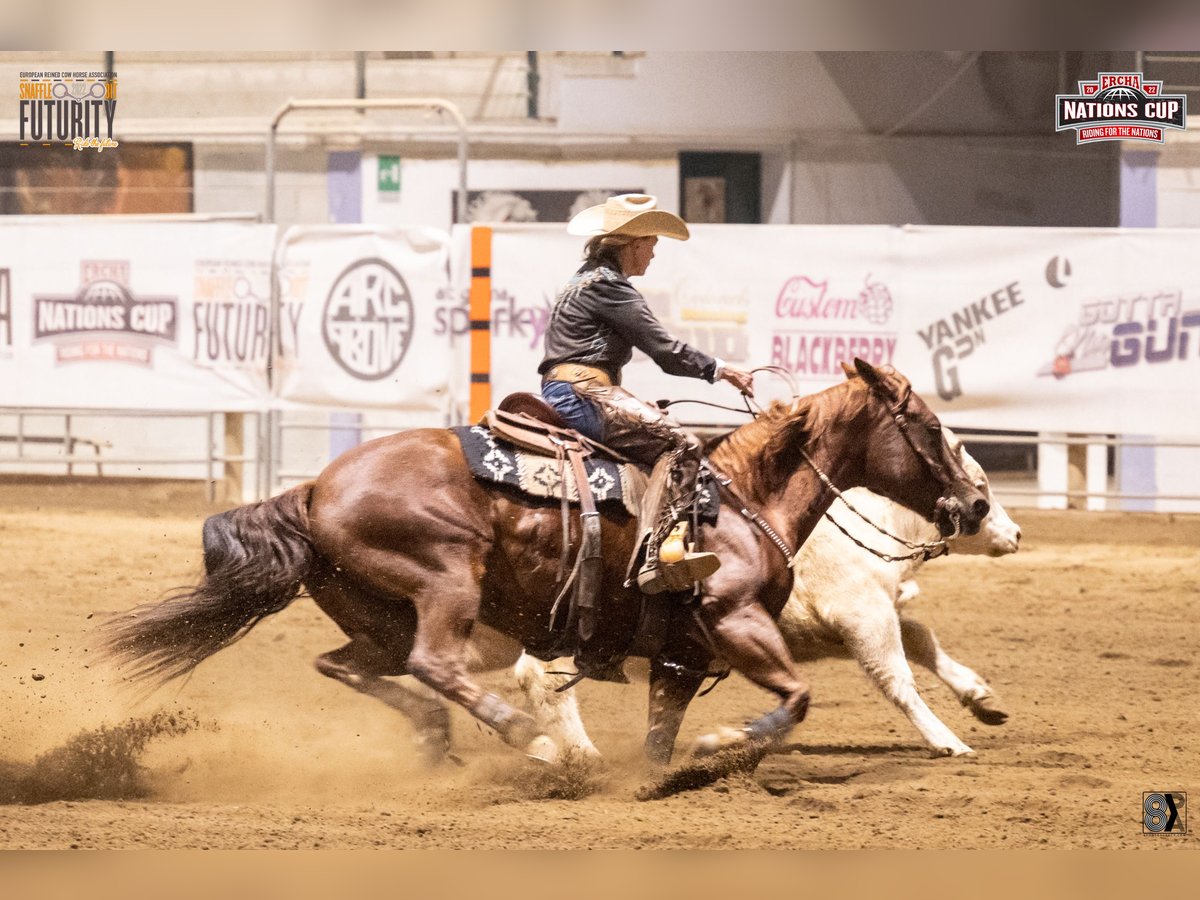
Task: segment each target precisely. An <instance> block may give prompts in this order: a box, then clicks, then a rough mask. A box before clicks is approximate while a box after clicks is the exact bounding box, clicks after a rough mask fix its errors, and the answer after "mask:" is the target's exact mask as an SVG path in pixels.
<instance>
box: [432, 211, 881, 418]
mask: <svg viewBox="0 0 1200 900" xmlns="http://www.w3.org/2000/svg"><path fill="white" fill-rule="evenodd" d="M691 231H692V237H691V240H689V241H685V242H679V241H674V240H669V239H665V238H664V239H662V240H660V241H659V243H658V246H657V247H656V249H655V259H654V261H653V262H652V263H651V266H650V269H649V271H648V272H647V274H646V275H645V276H644V277H641V278H636V279H634V286H635V287H637V289H638V290H639V291H641V293H642V295H643V296H645V298H646V301H647V302H648V303H649V305H650V307H651V309H653V310H654V312H655V314H656V315H657V316H658V318H659V319H660V321H662V323H663V325H664V326H665V327H666V329H667V330H668V331H669V332H670V333H671V334H673V335H675V336H676V337H678V338H680V339H681V340H684V341H687V342H688V343H689V344H692V345H693V346H695V347H698V348H700V349H701V350H703V351H705V352H706V353H709V354H712V355H713V356H717V357H720V358H721V359H724V360H725V361H726V362H730V363H734V364H736V365H739V366H743V367H746V368H751V367H755V366H761V365H775V366H780V367H782V368H785V369H787V370H788V372H790V373H791V374H792V376H793V377H794V378H795V379H796V381H797V384H798V387H799V389H800V390H801V391H802V392H804V393H810V392H812V391H817V390H820V389H821V388H824V387H827V386H828V385H830V384H833V383H834V382H836V381H837V380H839V379H841V378H842V377H843V376H842V374H841V368H840V366H839V363H840V361H841V360H842V359H846V358H850V357H853V356H855V355H858V356H862V357H863V358H866V359H870V360H871V361H873V362H878V363H887V362H890V361H891V359H892V354H893V353H894V350H895V346H896V340H897V330H896V322H897V319H896V309H895V303H894V299H893V291H894V288H893V287H892V285H893V284H894V281H895V278H896V273H895V270H896V262H895V256H896V252H897V251H896V244H897V242H898V241H899V240H900V237H901V235H900V232H899V231H898V230H897V229H893V228H887V227H874V226H864V227H856V228H842V229H829V228H819V227H803V226H748V225H697V226H693V227H692V229H691ZM584 241H585V239H583V238H579V237H575V236H571V235H567V234H565V233H564V229H563V227H562V226H561V225H559V226H496V228H495V231H494V234H493V241H492V269H491V273H492V387H493V392H494V397H495V399H496V401H497V402H498V401H499V400H500V399H501V398H502V397H503V396H504V395H505V394H507V393H510V392H512V391H518V390H524V391H534V392H536V391H537V390H538V387H539V381H540V379H539V376H538V374H537V366H538V363H540V362H541V359H542V346H543V338H544V335H545V331H546V326H547V325H548V323H549V319H550V311H551V308H552V306H553V303H554V298H555V296H556V295H557V293H558V291H559V289H560V288H561V287H562V286H563V285H564V284H565V283H566V281H567V279H568V278H569V277H570V276H571V274H572V273H573V272H574V271H575V270H576V269H577V268H578V267H579V265H580V262H581V255H582V250H583V244H584ZM459 246H463V247H465V241H463V240H461V239H459V241H458V242H457V243H456V250H457V248H458V247H459ZM456 255H458V254H457V253H456ZM457 268H458V267H456V271H457ZM460 277H461V276H456V283H460V284H461V281H459V280H458V279H459V278H460ZM464 302H465V301H464ZM464 315H465V314H464ZM464 325H465V322H464ZM623 377H624V385H625V387H626V388H627V389H628V390H630V391H631V392H633V393H634V394H636V395H638V396H639V397H643V398H645V399H648V400H658V399H673V400H702V401H709V402H713V403H718V404H722V405H725V406H731V407H735V408H738V409H741V408H743V406H742V403H741V401H740V399H739V397H738V394H737V392H736V391H735V390H734V389H733V388H732V387H731V386H729V385H728V384H725V383H720V384H718V385H716V386H714V385H710V384H708V383H706V382H704V381H700V380H697V379H692V378H678V377H674V376H671V375H667V374H665V373H664V372H662V370H660V369H659V368H658V367H657V366H656V365H655V364H654V363H653V362H652V361H651V360H650V359H649V358H648V357H646V356H645V355H644V354H642V353H639V352H635V353H634V358H633V361H632V362H631V363H630V365H628V366H627V367H626V368H625V371H624V376H623ZM756 388H757V391H758V393H759V395H760V399H762V400H764V401H765V400H766V399H769V398H772V397H776V398H782V397H784V396H786V395H787V392H788V391H787V387H786V383H785V382H783V381H782V380H780V379H778V378H776V377H774V376H771V375H767V374H763V375H760V376H759V377H758V379H757V381H756ZM672 413H673V414H674V415H675V416H676V418H678V419H679V420H680V421H683V422H689V423H695V424H702V423H721V422H725V423H728V422H735V421H740V417H739V416H738V415H737V414H736V413H731V412H728V411H725V410H721V409H714V408H712V407H709V406H705V405H702V404H699V403H690V402H684V403H680V404H679V405H677V406H674V407H673V408H672Z"/></svg>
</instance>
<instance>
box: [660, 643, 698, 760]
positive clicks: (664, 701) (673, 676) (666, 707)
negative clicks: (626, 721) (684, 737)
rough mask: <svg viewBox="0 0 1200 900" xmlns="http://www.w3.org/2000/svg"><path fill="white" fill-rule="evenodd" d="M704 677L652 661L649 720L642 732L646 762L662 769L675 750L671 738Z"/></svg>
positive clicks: (692, 671)
mask: <svg viewBox="0 0 1200 900" xmlns="http://www.w3.org/2000/svg"><path fill="white" fill-rule="evenodd" d="M703 680H704V675H703V674H701V673H699V672H697V671H694V670H692V669H685V668H682V667H680V666H674V665H668V664H667V663H665V662H663V661H662V660H660V659H655V660H654V662H653V663H652V664H651V666H650V716H649V728H648V730H647V731H646V758H647V759H649V760H650V762H652V763H655V764H656V765H660V766H665V765H667V763H669V762H670V761H671V754H672V753H673V752H674V750H675V738H676V737H677V736H678V735H679V726H680V725H682V724H683V716H684V714H685V713H686V712H687V708H688V704H689V703H691V702H692V697H694V696H695V695H696V691H697V690H699V688H700V683H701V682H702V681H703Z"/></svg>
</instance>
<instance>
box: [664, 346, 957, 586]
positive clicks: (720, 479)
mask: <svg viewBox="0 0 1200 900" xmlns="http://www.w3.org/2000/svg"><path fill="white" fill-rule="evenodd" d="M752 371H754V372H760V371H768V372H771V373H773V374H776V375H779V376H780V377H782V378H784V379H785V380H786V381H787V382H788V384H789V386H790V387H791V388H792V395H793V396H792V399H793V400H795V399H796V397H797V391H796V386H795V382H794V380H793V379H792V378H791V373H789V372H787V371H786V370H784V369H781V368H780V367H778V366H762V367H760V368H758V369H754V370H752ZM872 390H874V388H872ZM877 396H878V394H877ZM911 396H912V385H907V386H906V387H905V390H904V394H903V395H902V396H901V397H900V398H899V399H898V400H897V401H896V402H895V403H894V404H893V403H891V402H887V401H885V402H887V408H888V411H889V412H890V413H891V414H892V421H894V422H895V423H896V427H897V428H899V429H900V433H901V434H902V435H903V436H904V440H905V441H906V442H907V444H908V446H909V448H910V449H911V450H912V451H913V453H915V454H916V455H917V458H918V459H920V460H921V461H922V462H923V463H925V465H926V467H927V468H928V469H929V471H930V472H932V473H933V474H934V475H936V476H937V477H938V479H939V480H940V481H941V482H942V483H943V484H945V483H946V481H947V479H946V477H945V476H946V467H945V464H944V463H942V462H939V461H937V460H934V459H932V458H930V456H929V454H928V453H927V452H926V451H925V450H924V449H923V448H922V447H919V446H918V445H917V443H916V441H914V440H913V438H912V435H910V434H909V433H908V419H907V417H906V415H905V413H906V411H907V410H908V401H909V398H910V397H911ZM742 399H743V401H744V402H745V404H746V409H745V410H744V411H745V412H746V413H748V414H749V415H750V416H752V417H753V418H755V419H757V418H758V416H759V414H760V413H761V412H762V408H761V407H759V408H758V410H757V411H756V410H755V409H752V408H751V405H750V404H751V401H750V398H749V396H748V395H746V394H742ZM881 399H883V398H881ZM674 403H700V404H703V405H704V406H712V407H715V408H717V409H724V410H728V411H730V412H743V410H740V409H735V408H734V407H730V406H720V405H718V404H716V403H709V402H707V401H705V400H673V401H663V400H660V401H659V403H658V405H659V406H660V407H661V408H664V409H665V408H666V407H667V406H671V405H673V404H674ZM754 406H756V407H757V406H758V404H757V403H755V404H754ZM800 454H801V456H803V457H804V461H805V462H806V463H807V464H808V465H809V467H810V468H811V469H812V470H813V471H814V472H816V474H817V478H818V479H820V481H821V484H822V485H823V486H824V487H825V489H826V490H828V491H830V492H831V493H832V494H833V495H834V497H835V498H837V499H838V500H841V501H842V503H844V504H845V505H846V507H847V508H848V509H849V510H850V511H851V512H852V513H854V514H855V515H856V516H858V517H859V518H860V519H862V521H864V522H866V523H867V524H868V525H870V526H871V527H872V528H874V529H875V530H876V531H877V532H879V533H880V534H882V535H883V536H884V537H887V538H890V539H891V540H893V541H895V542H896V543H898V544H900V545H902V546H904V547H906V548H908V549H909V550H911V551H912V552H911V553H906V554H904V555H901V556H896V555H894V554H891V553H884V552H883V551H882V550H876V549H875V548H874V547H871V546H868V545H867V544H865V543H863V542H862V541H860V540H859V539H858V538H856V537H855V536H854V535H852V534H851V533H850V532H849V531H848V530H847V529H846V528H845V527H844V526H843V525H842V523H841V522H839V521H838V520H837V519H835V518H834V517H833V516H832V515H831V514H830V513H829V512H828V510H827V511H826V512H825V518H826V519H828V520H829V521H830V522H832V523H833V525H834V527H836V528H837V529H838V531H840V532H841V533H842V534H844V535H845V536H846V537H848V538H849V539H850V540H851V541H853V542H854V543H855V544H857V545H858V546H859V547H861V548H862V549H863V550H866V551H867V552H868V553H870V554H872V555H873V556H876V557H878V558H879V559H882V560H883V561H884V562H907V561H909V560H913V559H922V560H930V559H934V558H936V557H938V556H946V555H948V554H949V553H950V543H949V542H950V541H952V540H954V539H955V538H956V537H958V536H959V535H960V534H961V533H962V529H961V525H960V517H959V515H958V514H957V513H955V512H953V511H952V512H951V520H952V521H953V523H954V532H953V533H952V534H950V535H948V536H947V537H944V538H939V539H938V540H936V541H927V542H921V543H916V542H913V541H909V540H907V539H905V538H902V537H900V536H898V535H895V534H892V533H891V532H890V531H888V530H887V529H886V528H884V527H883V526H882V525H879V524H877V523H876V522H874V521H872V520H871V519H870V518H869V517H867V516H866V515H864V514H863V513H862V512H860V511H859V510H858V508H857V507H855V505H854V504H853V503H851V502H850V501H849V500H847V499H846V496H845V494H843V493H842V492H841V491H840V490H839V489H838V487H837V486H836V485H835V484H834V483H833V481H832V480H830V478H829V476H828V475H826V474H825V473H824V472H823V471H821V469H820V467H819V466H817V464H816V463H815V462H814V461H813V459H812V457H811V456H809V454H808V451H807V450H805V449H803V448H802V449H801V450H800ZM705 464H706V465H707V466H708V469H709V471H710V472H712V473H713V476H714V478H715V479H716V481H717V485H718V486H719V487H720V488H721V489H723V490H724V491H725V493H726V494H727V495H728V497H729V499H730V500H732V501H733V502H734V504H735V505H736V506H737V507H738V510H739V512H740V513H741V514H742V516H744V517H745V518H746V519H748V520H749V521H750V522H752V523H754V524H755V525H756V526H757V527H758V528H759V530H761V531H762V532H763V534H765V535H766V536H767V538H768V539H769V540H770V541H771V543H772V544H774V545H775V547H776V548H777V549H778V550H779V552H780V553H782V554H783V558H784V559H786V560H787V564H788V568H795V565H796V555H795V553H793V552H792V549H791V547H789V546H788V544H787V542H786V541H785V540H784V539H783V538H782V537H780V536H779V533H778V532H776V531H775V529H774V528H772V527H771V524H770V523H769V522H768V521H767V520H766V519H764V518H763V517H762V515H761V513H759V512H758V511H757V510H752V509H750V508H749V506H748V505H747V504H746V502H745V501H744V500H742V498H741V497H740V496H739V495H738V493H737V492H736V491H735V490H734V488H733V482H732V479H730V478H728V477H727V476H725V475H722V474H721V473H720V472H718V471H717V470H716V469H715V468H713V466H712V463H711V462H708V461H707V460H706V461H705ZM939 503H940V501H939Z"/></svg>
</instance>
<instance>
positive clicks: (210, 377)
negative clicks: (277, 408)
mask: <svg viewBox="0 0 1200 900" xmlns="http://www.w3.org/2000/svg"><path fill="white" fill-rule="evenodd" d="M274 245H275V227H274V226H272V225H258V224H251V223H237V222H203V223H200V222H144V221H143V222H108V221H101V220H88V221H81V220H74V221H64V220H63V219H56V218H46V219H44V220H41V221H39V220H37V219H31V218H21V219H19V220H11V221H8V222H3V221H0V405H4V406H25V407H90V408H110V409H172V410H217V411H221V410H225V411H249V410H257V409H261V408H262V407H263V405H264V403H265V401H266V397H267V375H266V371H267V356H268V352H269V346H270V281H271V279H270V269H271V254H272V252H273V250H274Z"/></svg>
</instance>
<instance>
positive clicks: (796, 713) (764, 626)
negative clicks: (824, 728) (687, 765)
mask: <svg viewBox="0 0 1200 900" xmlns="http://www.w3.org/2000/svg"><path fill="white" fill-rule="evenodd" d="M705 600H706V603H705V605H704V606H702V607H701V615H703V616H704V620H705V622H706V624H707V625H708V630H709V634H710V636H711V637H712V640H713V643H714V645H715V647H716V650H717V653H718V654H720V656H721V657H722V658H723V659H724V660H725V661H726V662H728V663H729V664H730V665H731V666H733V668H735V669H736V670H737V671H739V672H741V673H742V675H744V676H745V677H746V678H748V679H749V680H750V681H752V682H753V683H754V684H757V685H758V686H759V687H761V688H763V689H765V690H768V691H770V692H771V693H773V694H775V695H776V696H777V697H779V698H780V700H781V701H782V702H781V704H780V706H779V707H778V708H777V709H775V710H773V711H772V712H769V713H767V714H766V715H765V716H762V717H760V718H758V719H756V720H754V721H753V722H751V723H750V724H748V725H747V726H746V727H745V728H742V729H740V730H736V731H735V730H732V729H722V730H721V731H718V732H715V733H712V734H708V735H704V736H703V737H701V738H699V739H698V740H697V742H696V746H695V751H696V752H697V753H712V752H716V751H717V750H720V749H723V748H724V747H727V746H731V745H734V744H742V743H747V742H750V743H761V744H766V745H770V744H775V743H778V742H780V741H782V740H783V738H785V737H786V736H787V734H788V732H790V731H791V730H792V728H793V727H794V726H795V725H797V724H799V723H800V722H802V721H804V716H805V715H806V714H807V712H808V701H809V690H808V684H807V683H806V682H805V681H804V680H803V679H801V678H800V676H799V675H798V674H797V673H796V669H795V667H794V665H793V664H792V658H791V654H789V653H788V649H787V645H786V644H785V643H784V641H783V636H782V635H780V633H779V628H778V626H777V625H776V624H775V620H774V619H772V618H771V616H770V614H769V613H768V612H767V611H766V610H765V609H764V608H763V607H762V606H760V605H759V604H758V603H747V604H745V605H743V606H740V607H737V608H735V609H731V610H728V611H726V608H725V604H722V603H721V602H720V601H717V600H715V599H710V598H705Z"/></svg>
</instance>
